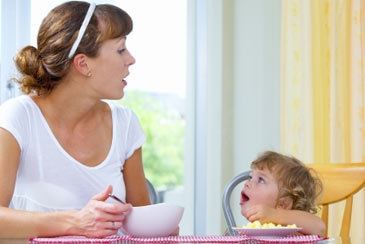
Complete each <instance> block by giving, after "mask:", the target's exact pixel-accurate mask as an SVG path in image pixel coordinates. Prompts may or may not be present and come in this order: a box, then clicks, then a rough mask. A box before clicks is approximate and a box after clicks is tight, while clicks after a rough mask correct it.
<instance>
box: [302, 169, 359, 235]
mask: <svg viewBox="0 0 365 244" xmlns="http://www.w3.org/2000/svg"><path fill="white" fill-rule="evenodd" d="M306 166H307V167H309V168H313V169H314V170H315V171H316V172H317V174H318V177H319V178H320V179H321V180H322V183H323V192H322V195H321V196H320V197H319V199H318V201H317V203H318V205H322V206H323V209H322V219H323V221H324V222H325V224H326V233H325V236H327V233H328V231H327V230H328V205H329V204H333V203H336V202H339V201H342V200H346V206H345V211H344V214H343V218H342V225H341V231H340V236H341V237H348V236H349V233H350V225H351V213H352V198H353V195H354V194H355V193H356V192H358V191H359V190H361V189H362V188H364V185H365V163H347V164H306Z"/></svg>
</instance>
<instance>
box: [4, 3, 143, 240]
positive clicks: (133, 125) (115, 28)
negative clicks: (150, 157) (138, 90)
mask: <svg viewBox="0 0 365 244" xmlns="http://www.w3.org/2000/svg"><path fill="white" fill-rule="evenodd" d="M131 30H132V20H131V18H130V16H129V15H128V14H127V13H126V12H124V11H123V10H121V9H119V8H117V7H115V6H112V5H97V6H95V5H94V4H88V3H86V2H78V1H72V2H67V3H64V4H62V5H60V6H58V7H56V8H54V9H53V10H52V11H51V12H50V13H49V14H48V16H47V17H46V18H45V19H44V20H43V22H42V24H41V27H40V30H39V32H38V40H37V45H38V48H35V47H32V46H27V47H25V48H23V49H22V50H21V51H20V52H19V53H18V54H17V56H16V57H15V63H16V65H17V67H18V69H19V71H20V72H21V73H22V74H23V77H22V78H20V79H19V80H18V82H19V83H20V86H21V87H20V88H21V89H22V91H23V93H25V95H23V96H20V97H17V98H14V99H11V100H9V101H7V102H6V103H4V104H3V105H2V106H1V108H0V204H1V205H0V237H10V238H23V237H36V236H38V237H40V236H43V237H46V236H47V237H50V236H60V235H84V236H87V237H105V236H109V235H113V234H116V233H117V232H118V229H120V228H121V227H122V225H123V221H124V218H125V217H124V216H125V213H126V212H128V211H130V208H131V206H130V204H132V205H134V206H139V205H147V204H150V202H149V197H148V190H147V186H146V182H145V176H144V171H143V166H142V156H141V145H142V144H143V143H144V141H145V135H144V133H143V131H142V129H141V127H140V124H139V121H138V119H137V117H136V116H135V115H134V113H133V112H132V111H131V110H130V109H128V108H126V107H123V106H120V105H116V104H114V103H111V102H105V101H102V99H109V100H110V99H121V98H122V97H123V95H124V91H123V89H124V87H125V86H126V85H127V82H126V81H125V80H124V79H125V78H126V77H127V76H128V74H129V71H128V68H129V66H130V65H132V64H134V63H135V59H134V58H133V57H132V56H131V54H130V53H129V51H128V49H127V48H126V36H127V35H128V34H129V33H130V31H131ZM112 192H113V194H115V195H117V196H118V197H119V198H121V199H123V200H125V201H126V202H128V203H130V204H117V203H115V202H106V200H107V199H108V195H109V194H110V193H112ZM9 205H10V207H9Z"/></svg>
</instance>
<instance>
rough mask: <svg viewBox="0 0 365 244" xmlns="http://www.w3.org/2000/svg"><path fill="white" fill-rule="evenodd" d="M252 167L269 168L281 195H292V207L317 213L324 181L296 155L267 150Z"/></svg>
mask: <svg viewBox="0 0 365 244" xmlns="http://www.w3.org/2000/svg"><path fill="white" fill-rule="evenodd" d="M251 169H259V170H263V169H268V170H269V171H270V172H271V173H273V175H274V177H275V179H276V181H277V182H278V185H279V192H280V197H281V198H284V197H290V198H291V199H292V201H293V205H292V209H296V210H303V211H306V212H310V213H314V214H315V213H317V207H316V199H317V197H318V196H319V195H320V194H321V192H322V182H321V180H320V179H319V178H318V177H317V174H316V172H315V171H314V170H313V169H311V168H307V167H306V166H305V165H304V164H303V163H302V162H301V161H299V160H298V159H296V158H294V157H289V156H285V155H283V154H280V153H277V152H272V151H266V152H264V153H263V154H261V155H260V156H259V157H258V158H257V159H256V160H255V161H253V162H252V164H251Z"/></svg>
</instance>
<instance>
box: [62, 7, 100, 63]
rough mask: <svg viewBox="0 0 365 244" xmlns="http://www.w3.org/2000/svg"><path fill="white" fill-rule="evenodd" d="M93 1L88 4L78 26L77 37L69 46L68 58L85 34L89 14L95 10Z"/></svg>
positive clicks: (72, 54)
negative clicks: (82, 19) (83, 17)
mask: <svg viewBox="0 0 365 244" xmlns="http://www.w3.org/2000/svg"><path fill="white" fill-rule="evenodd" d="M95 7H96V5H95V3H94V2H93V3H90V6H89V9H88V10H87V13H86V16H85V19H84V21H83V22H82V25H81V27H80V30H79V33H78V34H77V38H76V41H75V42H74V44H73V45H72V48H71V51H70V53H69V54H68V58H72V56H74V54H75V52H76V49H77V47H78V46H79V44H80V41H81V39H82V37H83V36H84V34H85V31H86V27H87V26H88V24H89V22H90V19H91V16H93V13H94V10H95Z"/></svg>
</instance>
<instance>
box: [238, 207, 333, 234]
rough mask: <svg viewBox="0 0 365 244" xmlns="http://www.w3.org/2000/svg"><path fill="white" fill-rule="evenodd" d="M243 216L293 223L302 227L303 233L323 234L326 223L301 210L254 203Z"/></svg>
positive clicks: (280, 222)
mask: <svg viewBox="0 0 365 244" xmlns="http://www.w3.org/2000/svg"><path fill="white" fill-rule="evenodd" d="M244 216H245V217H246V218H247V219H248V220H249V221H250V222H254V221H256V220H258V221H260V223H275V224H281V225H290V224H295V225H296V226H298V227H301V228H303V229H302V230H301V231H300V232H301V233H303V234H310V235H320V236H323V235H324V232H325V230H326V225H325V224H324V222H323V221H322V219H321V218H319V217H318V216H316V215H314V214H311V213H308V212H305V211H301V210H286V209H280V208H276V209H275V208H271V207H268V206H266V205H255V206H253V207H251V208H249V209H247V210H246V211H245V212H244Z"/></svg>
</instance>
